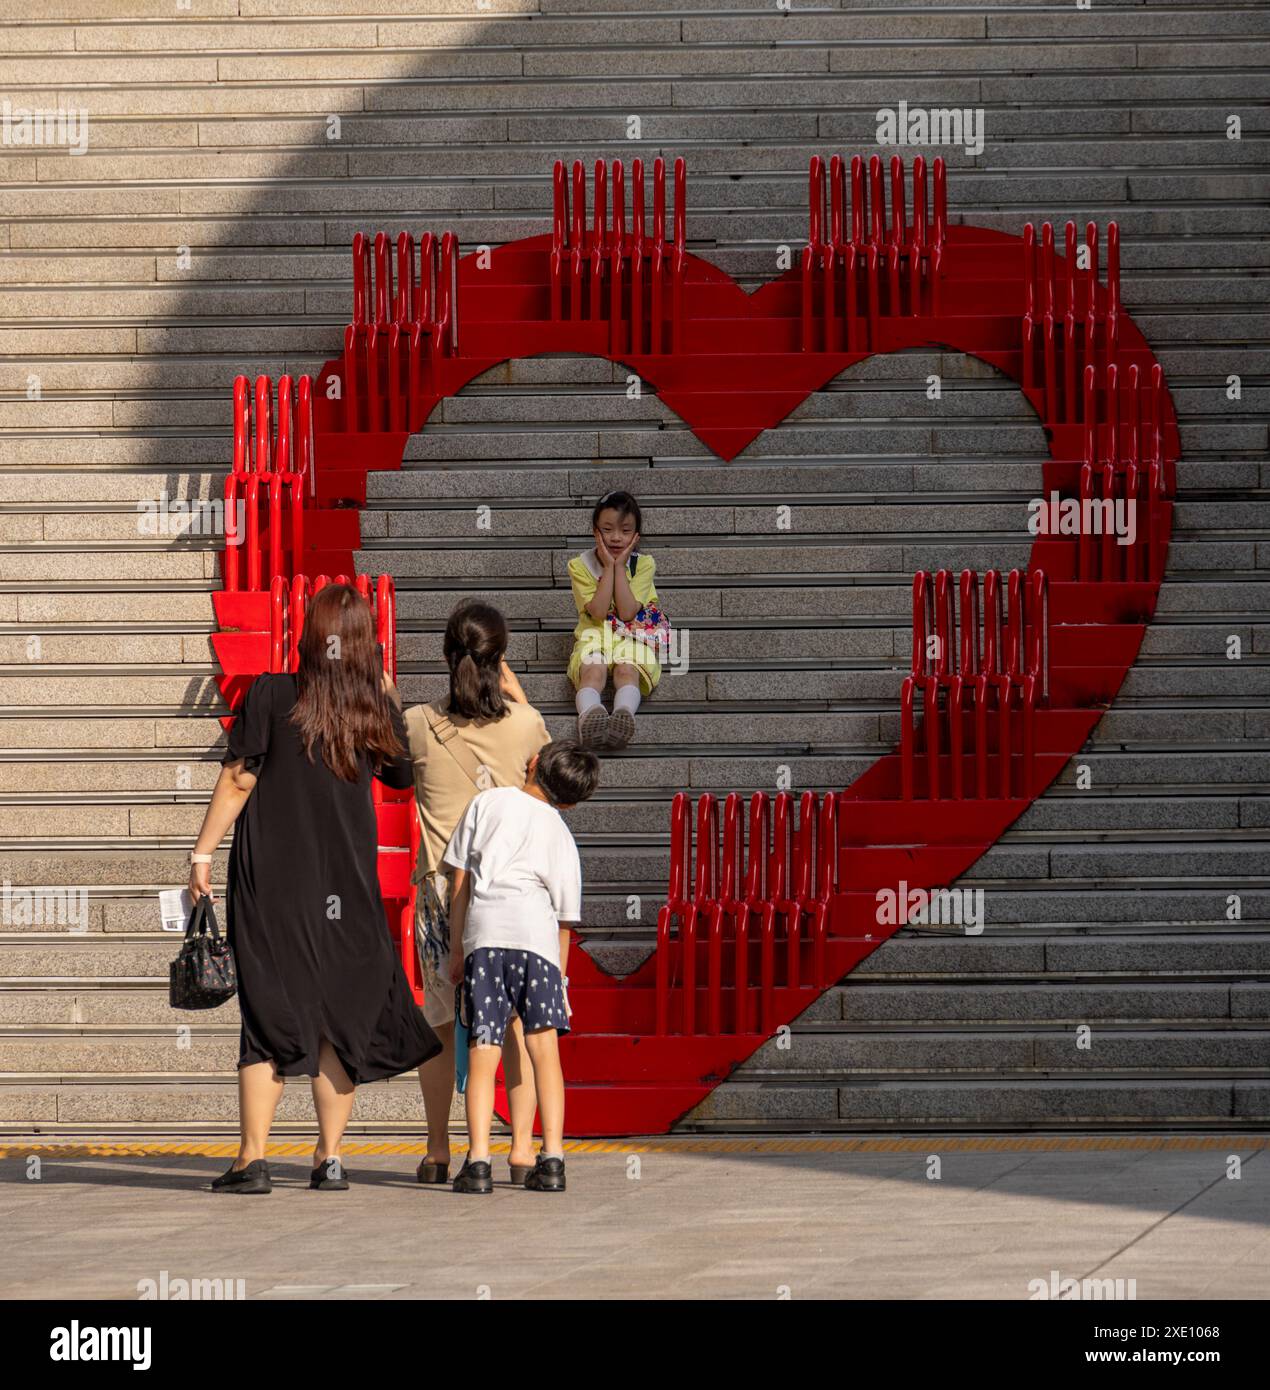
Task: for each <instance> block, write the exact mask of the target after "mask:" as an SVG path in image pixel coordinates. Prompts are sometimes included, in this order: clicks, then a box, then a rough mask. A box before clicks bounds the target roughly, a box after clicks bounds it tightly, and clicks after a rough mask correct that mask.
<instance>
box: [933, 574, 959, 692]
mask: <svg viewBox="0 0 1270 1390" xmlns="http://www.w3.org/2000/svg"><path fill="white" fill-rule="evenodd" d="M956 640H957V625H956V618H955V615H954V613H953V586H952V575H951V574H950V573H949V571H948V570H938V571H937V572H936V574H935V647H936V650H935V661H934V667H935V675H936V676H941V677H942V676H946V675H947V674H948V672H949V669H950V667H951V665H952V660H951V657H952V649H953V643H954V642H955V641H956Z"/></svg>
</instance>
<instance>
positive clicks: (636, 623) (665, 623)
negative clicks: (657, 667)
mask: <svg viewBox="0 0 1270 1390" xmlns="http://www.w3.org/2000/svg"><path fill="white" fill-rule="evenodd" d="M609 626H610V627H611V628H612V630H613V638H614V640H616V639H618V638H621V637H630V638H632V639H633V640H634V641H636V642H642V643H644V645H645V646H647V647H651V648H652V652H653V655H654V656H655V657H656V658H657V660H658V661H664V660H665V657H666V653H667V652H668V651H669V650H670V619H669V618H668V617H667V616H666V615H665V613H663V612H662V610H661V609H660V608H659V607H658V606H657V605H656V604H655V603H649V604H646V605H645V606H644V607H643V608H641V609H640V610H639V612H638V613H636V614H635V616H634V617H633V618H632V619H631V620H630V622H626V621H625V620H624V619H622V618H619V617H618V616H617V614H616V613H612V612H611V613H610V614H609Z"/></svg>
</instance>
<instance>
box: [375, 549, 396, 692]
mask: <svg viewBox="0 0 1270 1390" xmlns="http://www.w3.org/2000/svg"><path fill="white" fill-rule="evenodd" d="M375 611H376V615H377V617H378V619H379V631H378V634H377V635H378V637H379V642H380V645H381V646H382V647H383V649H384V670H385V671H387V673H388V679H389V680H391V681H394V682H395V681H396V679H397V586H396V585H395V584H394V583H393V578H392V575H390V574H381V575H380V576H379V578H378V579H377V580H376V581H375Z"/></svg>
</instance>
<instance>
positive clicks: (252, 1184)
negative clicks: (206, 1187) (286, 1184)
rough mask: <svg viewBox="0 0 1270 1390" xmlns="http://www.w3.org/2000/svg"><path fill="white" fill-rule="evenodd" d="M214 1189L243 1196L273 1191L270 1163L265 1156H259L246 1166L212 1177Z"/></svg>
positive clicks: (214, 1190)
mask: <svg viewBox="0 0 1270 1390" xmlns="http://www.w3.org/2000/svg"><path fill="white" fill-rule="evenodd" d="M212 1191H213V1192H237V1193H238V1194H239V1195H240V1196H243V1197H253V1196H255V1195H256V1193H258V1192H272V1191H273V1183H272V1182H271V1181H270V1179H269V1165H268V1163H266V1162H265V1160H264V1159H263V1158H257V1159H255V1160H254V1161H253V1162H251V1163H249V1164H248V1165H247V1166H246V1167H245V1168H239V1169H233V1168H231V1169H230V1170H229V1171H228V1172H227V1173H222V1174H221V1175H220V1177H219V1178H213V1179H212Z"/></svg>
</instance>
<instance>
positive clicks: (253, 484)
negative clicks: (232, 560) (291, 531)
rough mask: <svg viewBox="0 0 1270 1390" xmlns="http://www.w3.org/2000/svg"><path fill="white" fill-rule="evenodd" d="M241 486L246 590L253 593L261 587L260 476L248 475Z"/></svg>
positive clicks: (256, 474)
mask: <svg viewBox="0 0 1270 1390" xmlns="http://www.w3.org/2000/svg"><path fill="white" fill-rule="evenodd" d="M242 486H243V493H244V496H245V501H246V511H247V588H248V589H250V590H251V591H252V592H253V593H255V592H257V591H258V590H259V589H261V588H262V587H263V582H262V575H261V554H260V475H259V474H258V473H249V474H248V475H247V477H246V478H245V479H244V480H243V485H242Z"/></svg>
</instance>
